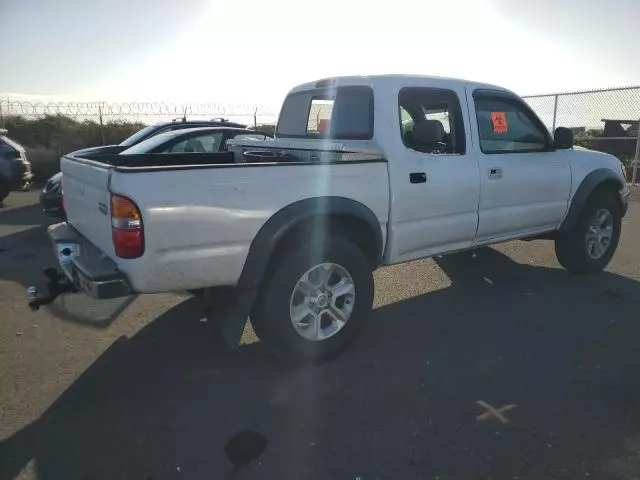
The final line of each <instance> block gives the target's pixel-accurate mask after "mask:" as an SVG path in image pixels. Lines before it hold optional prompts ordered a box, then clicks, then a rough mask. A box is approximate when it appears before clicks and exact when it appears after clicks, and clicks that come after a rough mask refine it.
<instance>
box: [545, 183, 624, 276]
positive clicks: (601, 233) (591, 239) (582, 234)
mask: <svg viewBox="0 0 640 480" xmlns="http://www.w3.org/2000/svg"><path fill="white" fill-rule="evenodd" d="M614 195H615V194H614V193H612V192H610V191H600V192H596V193H594V194H593V195H592V196H591V197H590V198H589V199H588V200H587V203H586V204H585V206H584V208H583V210H582V212H581V213H580V216H579V218H578V220H577V221H576V223H575V225H574V226H573V227H572V228H571V230H569V231H568V232H566V233H560V234H558V236H557V238H556V245H555V247H556V257H557V258H558V261H559V262H560V265H562V266H563V267H564V268H566V269H567V270H569V271H570V272H575V273H593V272H599V271H600V270H602V269H603V268H605V267H606V266H607V265H608V264H609V262H610V261H611V259H612V258H613V254H614V253H615V251H616V248H617V247H618V241H619V240H620V229H621V224H622V214H621V211H620V205H619V204H618V202H617V200H616V198H615V196H614Z"/></svg>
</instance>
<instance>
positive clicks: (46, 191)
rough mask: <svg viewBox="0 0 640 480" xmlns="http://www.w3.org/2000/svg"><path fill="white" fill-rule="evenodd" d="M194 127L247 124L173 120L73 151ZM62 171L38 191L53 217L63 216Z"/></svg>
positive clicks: (116, 148)
mask: <svg viewBox="0 0 640 480" xmlns="http://www.w3.org/2000/svg"><path fill="white" fill-rule="evenodd" d="M196 127H229V128H241V129H246V128H247V126H246V125H243V124H241V123H235V122H230V121H229V120H226V119H224V118H218V119H213V120H182V121H174V122H164V123H158V124H156V125H150V126H148V127H145V128H143V129H142V130H139V131H138V132H136V133H134V134H133V135H131V136H130V137H128V138H127V139H125V140H123V141H122V142H121V143H120V144H118V145H106V146H100V147H91V148H85V149H82V150H77V151H76V152H73V154H74V155H82V154H86V153H119V152H122V151H124V150H126V149H127V148H129V147H132V146H134V145H136V144H138V143H140V142H142V141H144V140H146V139H148V138H151V137H153V136H154V135H158V134H159V133H163V132H171V131H175V130H184V129H188V128H196ZM61 191H62V172H58V173H56V174H55V175H53V176H52V177H51V178H50V179H49V180H47V182H46V183H45V185H44V188H43V189H42V192H41V193H40V205H41V206H42V211H43V212H44V213H45V214H47V215H49V216H51V217H55V218H62V219H64V218H65V212H64V208H63V206H62V196H61Z"/></svg>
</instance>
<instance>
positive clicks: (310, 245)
mask: <svg viewBox="0 0 640 480" xmlns="http://www.w3.org/2000/svg"><path fill="white" fill-rule="evenodd" d="M374 100H375V101H374ZM403 119H405V120H407V121H404V122H403ZM165 135H170V134H165ZM193 139H194V137H191V138H190V139H189V140H188V141H186V142H185V141H184V140H182V139H176V138H173V139H172V140H171V143H167V142H165V141H164V140H162V139H152V140H148V141H147V142H149V143H148V145H149V146H150V145H151V143H157V146H156V147H154V148H152V149H150V148H146V147H145V148H144V151H145V152H154V153H143V154H139V153H137V152H135V151H134V152H132V150H134V149H136V147H135V146H134V147H132V148H131V149H129V153H123V154H119V155H106V156H100V155H92V154H86V155H66V156H64V157H63V159H62V171H63V172H64V175H65V179H66V180H65V199H66V202H67V210H68V220H67V222H66V223H60V224H58V225H54V226H51V227H50V228H49V236H50V238H51V241H52V242H53V244H54V245H55V248H56V251H57V252H58V262H59V267H58V268H60V269H62V273H59V274H58V273H55V271H51V270H50V271H49V272H48V275H49V277H50V278H52V279H53V280H54V281H53V287H52V292H53V293H52V292H51V291H50V292H49V293H48V294H47V295H45V296H43V297H40V296H39V295H38V293H37V290H36V289H32V290H31V300H30V304H31V306H32V307H33V308H36V307H38V305H40V304H43V303H46V302H48V301H50V300H51V298H52V297H55V295H56V294H57V293H59V292H60V291H70V290H73V289H76V290H79V291H84V292H87V293H88V294H90V295H92V296H94V297H96V298H111V297H118V296H124V295H129V294H131V293H132V292H135V293H155V292H168V291H176V290H177V291H179V290H187V289H211V290H212V291H211V293H214V292H216V291H218V292H220V289H223V291H225V292H227V294H226V300H225V302H224V303H220V304H219V305H217V307H218V308H221V309H222V311H224V312H226V313H225V315H224V318H223V319H222V322H221V323H222V330H223V335H224V336H225V338H226V339H227V341H228V342H230V343H236V342H238V341H239V339H240V336H241V333H242V331H243V328H244V324H245V320H246V318H247V316H250V318H251V322H252V324H253V327H254V330H255V332H256V334H257V336H258V337H259V338H260V339H261V340H262V341H263V343H264V344H265V345H266V346H267V347H268V348H269V349H270V350H272V351H273V352H275V353H276V354H277V355H279V356H281V357H284V358H287V359H290V360H291V361H293V362H307V361H310V362H320V361H323V360H326V359H329V358H334V357H335V356H336V355H338V354H339V353H340V352H341V351H343V350H344V349H345V348H346V347H347V346H348V345H349V344H350V343H351V341H352V340H354V339H355V337H356V335H357V333H358V331H359V330H360V329H361V327H363V326H364V325H365V323H366V322H367V319H368V317H369V314H370V312H371V308H372V302H373V292H374V287H373V275H372V272H373V270H374V269H376V268H378V267H380V266H384V265H392V264H395V263H399V262H405V261H408V260H413V259H418V258H424V257H431V256H434V255H439V254H445V253H448V252H454V251H460V250H466V249H471V248H475V247H479V246H483V245H489V244H494V243H498V242H503V241H507V240H513V239H532V238H548V239H552V240H554V241H555V248H556V255H557V258H558V260H559V262H560V264H561V265H563V266H564V267H565V268H566V269H568V270H569V271H571V272H580V273H587V272H598V271H600V270H602V269H603V268H604V267H605V266H606V265H607V264H608V263H609V261H610V260H611V258H612V256H613V254H614V252H615V250H616V247H617V245H618V239H619V238H620V230H621V218H622V217H623V216H624V215H625V213H626V210H627V205H628V196H629V190H628V188H627V186H626V184H625V182H624V179H623V174H622V165H621V163H620V161H619V160H617V159H616V158H615V157H613V156H611V155H608V154H605V153H601V152H594V151H587V150H572V148H571V147H572V144H573V135H572V133H571V131H570V130H568V129H565V128H558V129H556V131H555V136H554V137H552V136H551V135H550V133H549V132H548V131H547V129H546V127H545V126H544V124H543V123H542V122H541V121H540V120H539V118H538V117H537V116H536V115H535V113H534V112H533V111H532V110H531V108H530V107H529V106H528V105H527V104H526V103H525V102H524V101H523V100H522V99H521V98H519V97H518V96H517V95H515V94H514V93H512V92H510V91H508V90H505V89H503V88H500V87H496V86H492V85H486V84H480V83H473V82H468V81H463V80H454V79H444V78H432V77H416V76H397V75H393V76H371V77H343V78H334V79H328V80H320V81H317V82H313V83H306V84H303V85H300V86H298V87H296V88H294V89H293V90H292V91H291V92H290V93H289V94H288V96H287V97H286V99H285V102H284V104H283V107H282V110H281V112H280V117H279V121H278V125H277V129H276V137H275V139H274V140H271V141H269V142H266V141H264V142H261V141H247V140H241V139H234V140H230V141H229V150H230V151H228V152H222V153H201V154H184V153H181V152H183V151H185V150H186V149H187V145H190V143H189V142H190V141H191V140H193ZM177 140H180V141H179V142H177ZM191 145H192V147H193V148H194V150H195V149H196V148H199V147H197V144H191ZM138 147H140V146H138ZM203 147H204V143H203ZM190 148H191V147H190ZM205 150H206V147H205ZM155 152H157V153H155ZM171 152H175V153H171ZM194 155H199V156H200V157H198V158H200V160H199V161H197V162H196V161H194ZM58 275H59V276H60V277H58ZM58 278H62V280H60V281H58ZM50 283H51V282H50ZM213 297H214V298H215V297H218V298H220V297H222V295H213ZM390 332H392V330H390ZM390 334H392V333H390Z"/></svg>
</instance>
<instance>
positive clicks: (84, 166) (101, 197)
mask: <svg viewBox="0 0 640 480" xmlns="http://www.w3.org/2000/svg"><path fill="white" fill-rule="evenodd" d="M61 167H62V173H63V174H64V175H63V181H64V184H63V187H62V188H63V196H64V202H65V209H66V213H67V222H68V223H69V224H71V225H72V226H73V227H74V228H75V229H76V230H78V231H79V232H80V233H81V234H82V235H83V236H84V237H85V238H87V239H88V240H89V241H90V242H91V243H93V244H94V245H95V246H96V247H98V248H99V249H100V250H102V251H103V252H104V253H106V254H107V255H109V256H111V257H113V256H114V250H113V241H112V238H111V216H110V213H109V212H110V205H109V204H110V201H111V200H110V199H111V196H110V193H109V175H110V172H111V169H110V166H109V165H107V164H104V163H99V162H94V161H89V160H87V161H85V160H74V159H73V157H66V156H65V157H63V158H62V162H61Z"/></svg>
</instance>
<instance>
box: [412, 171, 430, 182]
mask: <svg viewBox="0 0 640 480" xmlns="http://www.w3.org/2000/svg"><path fill="white" fill-rule="evenodd" d="M409 181H410V182H411V183H427V174H426V173H424V172H413V173H410V174H409Z"/></svg>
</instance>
